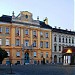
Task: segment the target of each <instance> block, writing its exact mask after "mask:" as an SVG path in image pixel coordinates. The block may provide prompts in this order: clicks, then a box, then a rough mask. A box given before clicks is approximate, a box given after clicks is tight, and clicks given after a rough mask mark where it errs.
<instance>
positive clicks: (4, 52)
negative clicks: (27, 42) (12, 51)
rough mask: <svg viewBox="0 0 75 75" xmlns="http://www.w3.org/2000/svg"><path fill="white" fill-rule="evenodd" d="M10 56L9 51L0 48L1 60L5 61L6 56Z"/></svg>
mask: <svg viewBox="0 0 75 75" xmlns="http://www.w3.org/2000/svg"><path fill="white" fill-rule="evenodd" d="M6 57H8V53H7V52H6V51H5V50H3V49H2V48H0V62H2V61H3V59H4V58H6Z"/></svg>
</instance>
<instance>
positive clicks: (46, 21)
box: [44, 17, 48, 25]
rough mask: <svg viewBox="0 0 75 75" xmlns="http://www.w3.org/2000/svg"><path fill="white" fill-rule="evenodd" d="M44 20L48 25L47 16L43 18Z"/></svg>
mask: <svg viewBox="0 0 75 75" xmlns="http://www.w3.org/2000/svg"><path fill="white" fill-rule="evenodd" d="M44 22H45V24H46V25H48V18H47V17H46V18H45V19H44Z"/></svg>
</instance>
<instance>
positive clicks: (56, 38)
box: [52, 27, 75, 63]
mask: <svg viewBox="0 0 75 75" xmlns="http://www.w3.org/2000/svg"><path fill="white" fill-rule="evenodd" d="M67 46H75V32H73V31H68V30H67V29H66V30H64V29H61V28H60V27H59V28H56V27H55V28H53V29H52V63H62V51H63V49H64V47H67Z"/></svg>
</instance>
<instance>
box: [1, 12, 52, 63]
mask: <svg viewBox="0 0 75 75" xmlns="http://www.w3.org/2000/svg"><path fill="white" fill-rule="evenodd" d="M51 29H52V28H51V27H50V26H49V25H48V19H47V18H46V19H45V20H44V21H39V17H38V18H37V20H33V18H32V13H30V12H28V11H22V12H20V14H19V15H18V16H15V15H14V12H13V15H12V17H11V16H6V15H3V16H2V17H0V47H1V48H3V49H5V50H6V51H7V53H8V58H5V59H4V61H3V62H1V63H2V64H9V63H10V62H11V63H12V64H41V63H43V62H45V63H50V62H51V49H52V48H51V43H52V41H51V38H52V37H51V36H52V33H51Z"/></svg>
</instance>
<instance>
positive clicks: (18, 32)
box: [16, 28, 20, 36]
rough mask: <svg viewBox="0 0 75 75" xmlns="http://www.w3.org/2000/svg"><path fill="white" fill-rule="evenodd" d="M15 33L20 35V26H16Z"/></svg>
mask: <svg viewBox="0 0 75 75" xmlns="http://www.w3.org/2000/svg"><path fill="white" fill-rule="evenodd" d="M16 34H17V35H18V36H20V28H16Z"/></svg>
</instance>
